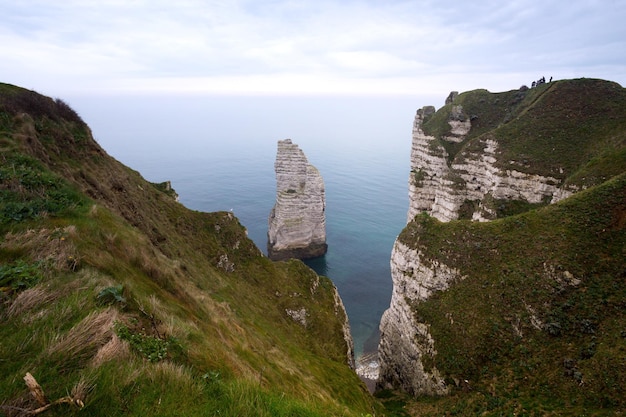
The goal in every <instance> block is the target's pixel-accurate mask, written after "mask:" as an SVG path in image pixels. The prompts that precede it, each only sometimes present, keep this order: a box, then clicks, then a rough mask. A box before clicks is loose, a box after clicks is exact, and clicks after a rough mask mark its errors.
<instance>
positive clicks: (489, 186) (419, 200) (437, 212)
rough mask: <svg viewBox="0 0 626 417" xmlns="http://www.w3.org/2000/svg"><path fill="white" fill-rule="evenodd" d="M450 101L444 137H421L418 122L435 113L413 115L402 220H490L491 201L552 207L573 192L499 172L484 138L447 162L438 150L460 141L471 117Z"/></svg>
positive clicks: (537, 178) (491, 143) (492, 144)
mask: <svg viewBox="0 0 626 417" xmlns="http://www.w3.org/2000/svg"><path fill="white" fill-rule="evenodd" d="M453 97H456V96H454V95H453V94H452V93H451V95H450V96H449V97H448V100H447V101H448V102H449V106H448V107H449V108H450V111H449V115H448V124H449V126H450V129H449V131H448V132H447V133H446V134H443V135H441V136H440V137H435V136H430V135H427V134H426V133H424V130H423V124H424V121H425V119H426V118H427V117H428V116H430V115H432V114H433V113H434V112H435V109H434V107H432V106H427V107H424V108H422V109H419V110H418V111H417V114H416V116H415V122H414V124H413V141H412V146H411V175H410V176H409V212H408V216H407V221H411V219H413V217H415V215H416V214H418V213H421V212H427V213H429V214H430V215H432V216H434V217H436V218H437V219H439V220H441V221H449V220H454V219H457V218H459V216H460V215H461V214H462V215H463V216H464V217H465V218H471V219H473V220H478V221H486V220H492V219H494V218H495V217H496V213H495V210H494V207H493V206H494V202H495V201H497V200H521V201H525V202H527V203H541V202H552V203H553V202H556V201H558V200H560V199H563V198H566V197H569V196H570V195H571V194H572V193H573V191H575V190H565V189H562V188H561V185H562V181H561V180H560V179H557V178H555V177H551V176H543V175H539V174H533V173H528V172H527V170H525V171H524V172H523V171H522V170H519V171H518V170H515V169H503V168H501V166H502V164H498V158H499V149H498V143H497V142H496V141H495V140H494V139H493V138H491V137H490V136H489V135H483V136H481V137H479V138H476V139H475V142H474V143H473V144H472V146H471V147H464V148H463V150H461V151H460V152H459V153H458V154H456V155H452V156H453V158H452V157H451V155H449V153H448V152H447V151H446V147H445V146H444V145H445V144H446V143H448V144H450V143H454V144H460V143H463V142H465V141H466V139H467V136H468V134H469V132H470V130H471V126H472V125H471V118H472V116H470V115H467V114H465V113H464V110H463V106H461V105H454V104H453V103H452V101H451V100H452V99H453ZM510 162H511V163H513V162H512V161H510Z"/></svg>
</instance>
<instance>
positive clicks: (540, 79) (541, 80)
mask: <svg viewBox="0 0 626 417" xmlns="http://www.w3.org/2000/svg"><path fill="white" fill-rule="evenodd" d="M548 82H549V83H551V82H552V77H550V81H548ZM545 83H546V77H541V78H539V79H538V80H537V81H533V83H532V84H531V88H535V87H539V86H540V85H541V84H545Z"/></svg>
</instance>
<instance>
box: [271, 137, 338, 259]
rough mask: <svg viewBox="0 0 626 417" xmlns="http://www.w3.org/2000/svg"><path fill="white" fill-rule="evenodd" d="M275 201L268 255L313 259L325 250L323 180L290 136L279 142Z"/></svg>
mask: <svg viewBox="0 0 626 417" xmlns="http://www.w3.org/2000/svg"><path fill="white" fill-rule="evenodd" d="M274 168H275V171H276V203H275V205H274V208H272V211H271V213H270V216H269V228H268V242H267V251H268V256H269V257H270V258H271V259H274V260H281V259H287V258H299V259H306V258H314V257H317V256H321V255H323V254H325V253H326V250H327V245H326V216H325V209H326V196H325V190H324V180H323V179H322V176H321V175H320V173H319V171H318V170H317V169H316V168H315V167H314V166H313V165H311V164H309V162H308V160H307V158H306V156H305V155H304V152H302V150H301V149H300V148H298V145H296V144H294V143H292V142H291V140H290V139H285V140H280V141H278V151H277V154H276V162H275V164H274Z"/></svg>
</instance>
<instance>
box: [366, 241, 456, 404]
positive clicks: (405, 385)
mask: <svg viewBox="0 0 626 417" xmlns="http://www.w3.org/2000/svg"><path fill="white" fill-rule="evenodd" d="M391 277H392V280H393V291H392V295H391V304H390V307H389V308H388V309H387V310H386V311H385V312H384V313H383V316H382V318H381V322H380V344H379V347H378V361H379V375H378V382H377V388H378V389H386V388H400V389H402V390H404V391H406V392H409V393H411V394H413V395H442V394H446V393H447V392H448V388H447V387H446V384H445V382H444V380H443V378H442V376H441V375H440V374H439V371H438V370H437V369H436V367H435V366H434V365H433V363H434V357H435V355H436V354H437V352H436V350H435V347H434V340H433V338H432V336H431V335H430V332H429V326H428V324H426V323H420V322H418V321H417V320H416V319H415V317H414V316H413V313H412V312H411V304H412V303H415V302H419V301H420V300H425V299H426V298H428V297H429V296H430V294H432V292H434V291H439V290H443V289H446V288H447V287H448V286H449V284H450V283H451V282H453V281H454V280H455V279H457V278H458V272H457V271H455V270H452V269H450V268H447V267H446V266H445V265H439V264H436V263H432V264H431V263H425V262H422V254H421V253H420V252H419V251H417V250H414V249H411V248H409V247H407V246H406V245H404V244H402V243H401V242H399V241H396V243H395V244H394V247H393V251H392V257H391Z"/></svg>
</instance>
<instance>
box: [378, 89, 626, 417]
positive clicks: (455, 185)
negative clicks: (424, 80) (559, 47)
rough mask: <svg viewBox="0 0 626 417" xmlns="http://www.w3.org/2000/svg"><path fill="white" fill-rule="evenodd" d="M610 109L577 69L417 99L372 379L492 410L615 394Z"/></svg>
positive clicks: (618, 242)
mask: <svg viewBox="0 0 626 417" xmlns="http://www.w3.org/2000/svg"><path fill="white" fill-rule="evenodd" d="M625 111H626V91H625V90H624V89H623V88H622V87H621V86H619V85H617V84H615V83H611V82H607V81H602V80H592V79H580V80H564V81H559V82H555V83H550V84H546V85H542V86H540V87H537V88H533V89H526V88H522V89H520V90H512V91H509V92H505V93H497V94H493V93H489V92H487V91H485V90H476V91H471V92H467V93H463V94H460V95H456V94H451V96H450V98H449V100H448V101H447V103H446V105H445V106H444V107H443V108H441V109H440V110H438V111H435V109H434V107H424V108H422V109H420V110H418V112H417V114H416V118H415V123H414V126H413V145H412V150H411V173H410V176H409V196H410V208H409V214H408V224H407V226H406V227H405V228H404V230H403V231H402V233H401V234H400V235H399V236H398V238H397V240H396V242H395V244H394V247H393V251H392V256H391V274H392V280H393V293H392V300H391V303H390V307H389V309H388V310H386V311H385V313H384V314H383V317H382V320H381V324H380V330H381V341H380V345H379V350H378V354H379V360H380V374H379V380H378V384H377V386H378V388H379V389H387V388H396V389H401V390H403V391H406V392H409V393H411V394H412V395H444V394H450V393H464V394H463V395H466V396H468V397H470V398H471V399H466V400H465V401H469V402H474V409H476V408H477V407H478V408H480V407H483V405H484V407H485V408H481V410H490V412H493V413H494V414H497V411H498V410H499V411H504V410H515V409H517V411H518V412H519V411H520V410H521V409H525V410H528V409H529V408H528V405H526V406H522V405H520V403H524V402H525V401H526V399H529V398H533V401H534V403H533V405H532V407H535V408H532V409H533V410H534V411H537V412H539V414H541V413H546V412H549V410H550V408H545V407H549V406H546V404H549V403H558V404H559V405H558V409H559V410H565V409H569V410H574V411H572V412H571V414H572V415H576V414H577V413H584V412H589V410H597V409H602V408H605V407H606V408H607V409H616V408H620V407H623V406H624V403H623V398H625V395H624V387H625V386H626V383H625V382H626V381H625V380H624V377H623V376H622V375H623V372H624V371H626V369H625V368H624V363H623V360H622V359H620V358H623V350H622V349H623V338H624V337H625V335H624V332H623V331H622V330H620V329H623V326H624V324H625V323H626V317H625V315H624V309H623V307H622V306H623V305H624V302H625V301H624V300H626V294H625V292H624V266H625V264H624V248H625V247H626V231H625V228H624V225H625V224H626V222H625V221H624V219H625V218H626V206H625V205H624V201H626V120H624V117H623V114H624V112H625ZM471 220H473V221H471ZM620 352H622V353H620ZM441 401H444V402H445V401H450V403H451V402H452V401H454V400H441ZM456 401H459V399H458V397H457V399H456ZM448 404H449V403H448ZM516 407H517V408H516ZM520 407H521V408H520ZM525 407H526V408H525Z"/></svg>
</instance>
